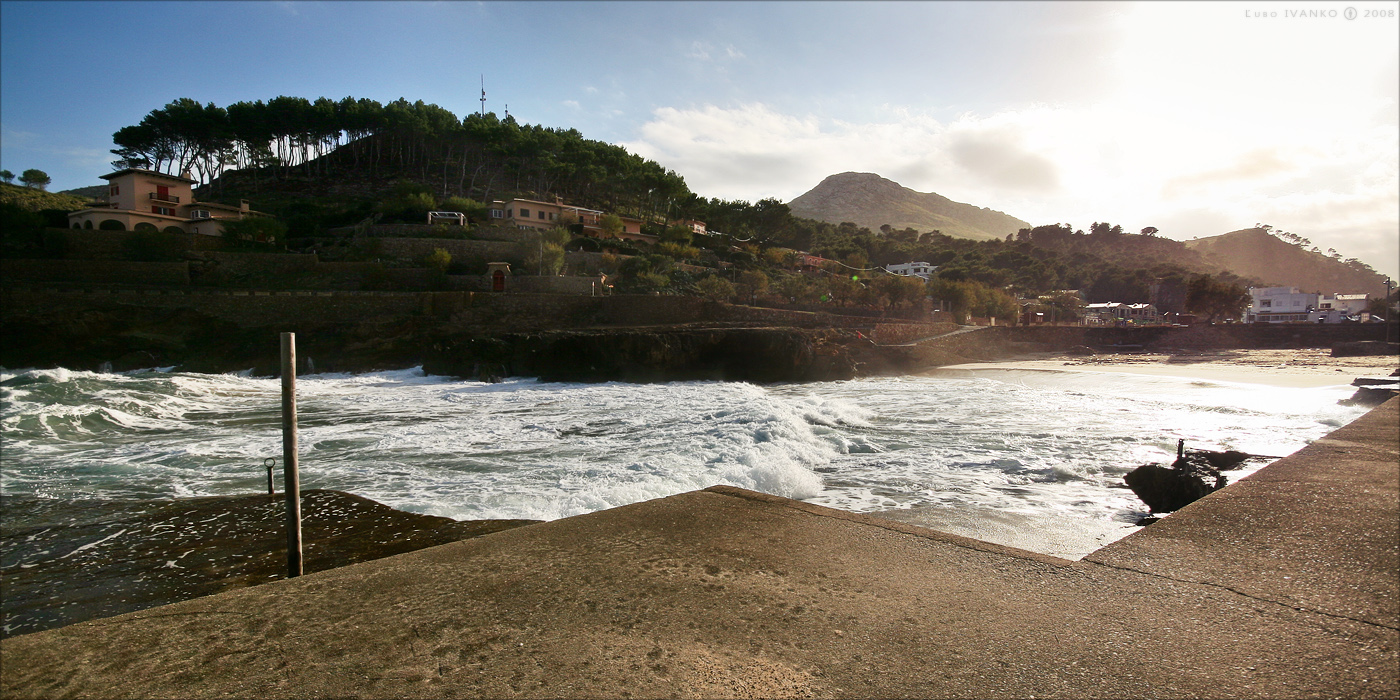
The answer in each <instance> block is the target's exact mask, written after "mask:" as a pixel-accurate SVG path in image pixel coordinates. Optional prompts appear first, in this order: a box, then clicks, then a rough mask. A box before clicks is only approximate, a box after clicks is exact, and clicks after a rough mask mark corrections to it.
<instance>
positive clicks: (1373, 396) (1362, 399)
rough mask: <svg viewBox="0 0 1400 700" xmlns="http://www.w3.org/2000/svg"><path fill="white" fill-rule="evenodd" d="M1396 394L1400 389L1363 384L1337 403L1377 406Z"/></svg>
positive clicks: (1399, 393)
mask: <svg viewBox="0 0 1400 700" xmlns="http://www.w3.org/2000/svg"><path fill="white" fill-rule="evenodd" d="M1397 395H1400V391H1397V390H1395V389H1392V388H1390V387H1379V386H1363V387H1360V388H1359V389H1357V390H1356V393H1354V394H1352V395H1351V398H1349V399H1342V400H1341V401H1338V402H1337V403H1339V404H1341V405H1343V406H1379V405H1381V404H1383V403H1385V402H1386V401H1389V400H1390V399H1391V397H1393V396H1397Z"/></svg>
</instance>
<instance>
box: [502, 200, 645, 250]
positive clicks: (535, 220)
mask: <svg viewBox="0 0 1400 700" xmlns="http://www.w3.org/2000/svg"><path fill="white" fill-rule="evenodd" d="M603 215H604V213H603V212H601V211H598V210H597V209H585V208H583V207H576V206H574V205H572V204H565V203H564V200H562V199H560V198H558V197H556V198H555V199H554V201H553V202H541V201H539V200H535V199H511V200H508V201H501V200H496V201H494V202H492V203H491V206H490V207H489V209H488V216H490V217H491V222H492V223H496V224H507V225H511V226H515V227H516V228H523V229H551V228H554V227H555V226H568V225H570V224H579V225H581V226H582V227H583V231H582V234H583V235H585V236H591V237H593V238H601V237H602V235H603V227H602V225H601V224H600V223H599V221H600V219H602V217H603ZM618 218H619V219H621V220H622V232H621V233H619V234H618V235H617V237H618V238H622V239H626V240H633V241H646V242H651V243H654V242H656V240H657V237H656V236H652V235H649V234H645V233H642V220H641V219H636V218H633V217H630V216H619V217H618Z"/></svg>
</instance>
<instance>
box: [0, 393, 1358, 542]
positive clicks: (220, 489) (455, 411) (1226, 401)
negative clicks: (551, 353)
mask: <svg viewBox="0 0 1400 700" xmlns="http://www.w3.org/2000/svg"><path fill="white" fill-rule="evenodd" d="M973 375H974V376H961V377H921V376H907V377H896V378H878V379H864V380H855V381H846V382H829V383H817V384H786V385H774V386H767V387H760V386H754V385H750V384H743V383H722V382H677V383H671V384H620V383H605V384H556V383H542V382H538V381H535V380H529V379H513V380H510V381H506V382H503V383H500V384H485V383H480V382H469V381H461V380H456V379H449V378H445V377H436V376H430V375H425V374H423V372H422V371H421V370H420V369H411V370H402V371H394V372H377V373H371V374H361V375H347V374H319V375H309V376H303V377H301V378H299V380H298V408H299V413H300V429H301V434H300V438H301V446H302V454H301V467H302V484H303V488H308V489H310V488H331V489H339V490H344V491H349V492H352V493H356V494H359V495H362V496H365V497H367V498H371V499H374V500H376V501H380V502H382V503H386V504H389V505H392V506H394V507H397V508H401V509H405V510H409V511H414V512H420V513H428V514H434V515H443V516H448V517H453V518H458V519H474V518H533V519H554V518H560V517H565V516H570V515H576V514H580V513H587V512H591V511H596V510H600V509H605V508H611V507H614V506H619V505H624V504H627V503H633V502H637V501H641V500H646V499H651V498H658V497H662V496H667V495H672V494H676V493H681V492H685V491H690V490H694V489H699V488H704V487H707V486H712V485H715V484H730V485H734V486H741V487H744V488H749V489H755V490H759V491H764V492H768V493H773V494H777V495H781V496H787V497H791V498H798V499H807V500H810V501H812V502H815V503H820V504H824V505H830V506H834V507H838V508H844V509H848V510H857V511H875V510H885V509H905V508H913V507H930V506H932V507H938V506H947V507H970V508H971V507H975V508H992V509H997V510H999V511H1003V512H1009V513H1026V514H1033V515H1037V516H1043V515H1054V516H1064V517H1077V518H1093V519H1097V520H1113V521H1118V522H1130V521H1132V520H1134V519H1136V517H1138V516H1140V515H1141V514H1142V513H1143V512H1145V509H1144V508H1143V507H1142V505H1141V504H1140V503H1139V502H1138V501H1137V499H1136V498H1135V497H1134V496H1133V495H1132V493H1131V492H1130V491H1127V490H1126V489H1124V488H1122V475H1123V474H1125V473H1126V472H1127V471H1129V470H1130V469H1132V468H1133V467H1135V466H1137V465H1139V464H1142V463H1145V462H1151V461H1157V462H1165V461H1170V459H1171V457H1172V456H1173V454H1174V451H1175V446H1176V441H1177V439H1178V438H1184V439H1185V440H1186V441H1187V443H1188V444H1189V445H1191V446H1193V447H1200V448H1213V449H1237V450H1242V451H1245V452H1251V453H1255V454H1270V455H1280V456H1281V455H1284V454H1288V453H1290V452H1293V451H1295V450H1297V449H1298V448H1300V447H1302V446H1303V445H1305V444H1307V442H1308V441H1310V440H1313V439H1316V438H1317V437H1320V436H1322V435H1324V434H1326V433H1327V432H1329V431H1331V430H1332V429H1334V428H1335V427H1337V426H1340V425H1343V424H1345V423H1347V422H1349V421H1351V420H1352V419H1354V418H1356V417H1357V416H1359V415H1361V414H1362V413H1364V409H1361V408H1347V407H1342V406H1339V405H1337V401H1338V400H1339V399H1342V398H1346V397H1347V396H1349V395H1350V391H1349V390H1348V389H1346V388H1341V387H1326V388H1320V389H1319V388H1311V389H1297V388H1286V389H1281V388H1274V387H1267V386H1262V385H1244V384H1228V383H1213V382H1203V381H1199V380H1189V379H1177V378H1169V377H1143V376H1134V375H1086V374H1082V373H1079V374H1070V373H1059V372H1018V371H1015V370H987V371H981V372H977V373H973ZM279 391H280V384H279V382H278V380H276V379H271V378H259V377H249V376H240V375H235V374H223V375H200V374H177V373H171V372H168V371H139V372H130V373H125V374H102V373H92V372H77V371H68V370H62V369H57V370H33V371H19V372H6V373H3V374H0V398H3V401H4V410H3V414H2V415H0V420H3V429H4V437H5V450H4V458H3V471H0V476H3V484H2V485H3V493H4V494H7V495H35V496H40V497H49V498H63V499H69V498H117V497H136V498H169V497H177V496H197V495H226V494H236V493H250V492H255V491H259V490H261V489H263V488H264V485H265V481H264V480H265V472H264V470H263V468H262V466H261V465H262V463H263V460H264V458H266V457H278V458H279V460H280V455H281V433H280V426H281V422H280V421H281V419H280V415H279V409H280V405H279V399H278V392H279ZM279 474H280V470H279ZM1238 476H1239V474H1235V475H1232V479H1236V478H1238ZM279 479H280V477H279Z"/></svg>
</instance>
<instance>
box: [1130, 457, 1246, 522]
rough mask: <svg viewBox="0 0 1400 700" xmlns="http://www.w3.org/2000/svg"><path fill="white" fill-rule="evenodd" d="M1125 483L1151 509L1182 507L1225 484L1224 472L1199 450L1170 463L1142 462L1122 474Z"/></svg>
mask: <svg viewBox="0 0 1400 700" xmlns="http://www.w3.org/2000/svg"><path fill="white" fill-rule="evenodd" d="M1123 480H1124V481H1126V482H1128V487H1129V488H1131V489H1132V490H1133V493H1135V494H1137V497H1138V498H1141V499H1142V502H1143V503H1146V504H1147V507H1148V508H1151V509H1152V512H1154V513H1169V512H1171V511H1174V510H1178V509H1180V508H1183V507H1185V506H1186V505H1187V504H1189V503H1191V502H1193V501H1196V500H1197V499H1200V498H1202V497H1204V496H1206V495H1207V494H1209V493H1210V492H1212V491H1215V490H1217V489H1221V488H1224V487H1225V484H1226V482H1227V481H1228V479H1226V477H1225V475H1223V474H1221V473H1220V471H1219V470H1218V469H1217V468H1215V467H1214V466H1212V465H1211V463H1210V460H1208V459H1207V458H1206V457H1204V456H1202V455H1200V454H1199V453H1190V454H1187V455H1186V456H1184V457H1181V458H1179V459H1177V460H1176V461H1175V462H1173V463H1172V466H1170V467H1164V466H1162V465H1160V464H1144V465H1142V466H1140V467H1138V468H1137V469H1134V470H1132V471H1131V472H1128V473H1127V474H1126V475H1124V477H1123Z"/></svg>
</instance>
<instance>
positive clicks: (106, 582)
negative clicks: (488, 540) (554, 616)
mask: <svg viewBox="0 0 1400 700" xmlns="http://www.w3.org/2000/svg"><path fill="white" fill-rule="evenodd" d="M283 499H284V496H283V495H282V494H280V493H279V494H277V495H275V496H268V495H266V494H257V495H249V496H226V497H210V498H189V499H181V500H173V501H132V500H127V501H97V500H85V501H70V500H57V499H37V498H22V497H13V496H10V497H5V498H4V508H3V510H0V515H2V516H3V520H0V525H3V528H0V571H3V575H4V597H3V600H0V611H2V612H3V623H4V624H3V628H0V637H10V636H14V635H16V634H27V633H29V632H38V631H41V630H46V629H51V628H54V627H62V626H64V625H69V624H73V623H75V622H82V621H83V620H92V619H97V618H102V617H110V616H112V615H120V614H122V613H127V612H132V611H136V610H144V609H146V608H151V607H155V606H158V605H165V604H167V603H174V602H176V601H180V600H188V599H190V598H198V597H200V596H206V595H211V594H214V593H219V592H221V591H225V590H229V589H233V588H242V587H245V586H254V585H257V584H260V583H266V582H268V581H275V580H278V579H281V578H283V577H285V575H286V566H287V554H286V534H285V530H284V529H283V526H284V520H283V518H284V507H285V506H284V500H283ZM301 506H302V566H303V571H304V572H305V573H308V574H309V573H312V572H316V571H323V570H326V569H333V568H336V567H340V566H346V565H349V564H355V563H358V562H363V561H369V560H372V559H378V558H381V557H386V556H390V555H394V554H402V553H404V552H411V551H414V550H417V549H422V548H424V547H432V546H436V545H441V544H447V543H449V542H454V541H457V540H462V539H467V538H470V537H476V536H479V535H485V534H489V533H492V532H498V531H500V530H506V529H510V528H513V527H519V526H521V525H528V524H531V523H533V522H536V521H531V520H478V521H456V520H452V519H450V518H440V517H435V516H430V515H419V514H415V513H406V512H404V511H400V510H395V509H393V508H390V507H389V506H386V505H383V504H380V503H376V502H374V501H371V500H369V499H367V498H361V497H359V496H355V495H352V494H348V493H342V492H339V491H323V490H309V491H303V492H302V500H301Z"/></svg>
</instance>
